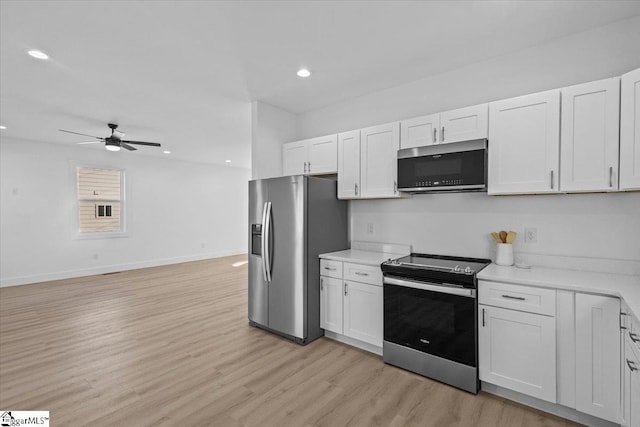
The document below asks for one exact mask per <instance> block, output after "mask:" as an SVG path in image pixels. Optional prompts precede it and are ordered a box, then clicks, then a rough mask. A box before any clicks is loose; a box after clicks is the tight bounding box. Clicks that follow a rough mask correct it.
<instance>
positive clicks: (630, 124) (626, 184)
mask: <svg viewBox="0 0 640 427" xmlns="http://www.w3.org/2000/svg"><path fill="white" fill-rule="evenodd" d="M620 189H621V190H640V68H638V69H636V70H633V71H631V72H630V73H627V74H624V75H623V76H622V93H621V99H620Z"/></svg>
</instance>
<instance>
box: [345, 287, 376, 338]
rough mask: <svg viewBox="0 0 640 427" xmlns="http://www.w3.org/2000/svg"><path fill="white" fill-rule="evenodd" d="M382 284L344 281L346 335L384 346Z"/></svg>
mask: <svg viewBox="0 0 640 427" xmlns="http://www.w3.org/2000/svg"><path fill="white" fill-rule="evenodd" d="M382 310H383V309H382V286H377V285H368V284H365V283H359V282H351V281H345V282H344V335H346V336H348V337H351V338H355V339H357V340H360V341H364V342H367V343H369V344H373V345H375V346H378V347H382Z"/></svg>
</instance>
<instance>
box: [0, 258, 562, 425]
mask: <svg viewBox="0 0 640 427" xmlns="http://www.w3.org/2000/svg"><path fill="white" fill-rule="evenodd" d="M245 259H246V257H244V256H237V257H227V258H219V259H215V260H206V261H198V262H191V263H185V264H177V265H171V266H163V267H155V268H147V269H141V270H135V271H129V272H122V273H118V274H111V275H101V276H91V277H84V278H77V279H69V280H60V281H56V282H48V283H41V284H35V285H27V286H17V287H12V288H3V289H0V408H1V409H4V410H7V409H13V410H48V411H50V416H51V420H52V424H51V425H52V426H76V425H78V426H79V425H91V426H102V425H104V426H107V425H108V426H119V425H128V426H139V425H140V426H142V425H154V426H155V425H168V426H176V425H180V426H198V425H219V426H311V425H313V426H332V427H333V426H346V425H349V426H351V425H354V426H374V425H382V426H448V425H459V426H472V425H473V426H510V427H513V426H541V425H544V426H565V425H572V423H570V422H566V421H564V420H562V419H560V418H557V417H554V416H551V415H547V414H544V413H542V412H539V411H536V410H533V409H529V408H527V407H525V406H521V405H519V404H516V403H513V402H510V401H508V400H505V399H502V398H499V397H495V396H492V395H490V394H487V393H480V394H478V395H477V396H474V395H471V394H469V393H466V392H463V391H460V390H457V389H455V388H453V387H449V386H446V385H443V384H440V383H438V382H435V381H431V380H429V379H427V378H423V377H420V376H418V375H414V374H412V373H410V372H407V371H403V370H401V369H398V368H395V367H393V366H390V365H385V364H384V363H383V362H382V359H381V358H380V357H379V356H376V355H373V354H370V353H367V352H364V351H360V350H357V349H355V348H352V347H349V346H347V345H343V344H340V343H337V342H335V341H332V340H329V339H326V338H321V339H319V340H317V341H315V342H313V343H311V344H309V345H307V346H306V347H302V346H298V345H296V344H294V343H292V342H289V341H287V340H285V339H282V338H279V337H277V336H275V335H272V334H270V333H268V332H265V331H262V330H259V329H256V328H252V327H250V326H248V323H247V308H246V307H247V269H246V265H242V266H239V267H233V266H232V264H233V263H236V262H239V261H243V260H245Z"/></svg>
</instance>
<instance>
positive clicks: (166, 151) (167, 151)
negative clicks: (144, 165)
mask: <svg viewBox="0 0 640 427" xmlns="http://www.w3.org/2000/svg"><path fill="white" fill-rule="evenodd" d="M163 153H164V154H171V151H169V150H164V151H163Z"/></svg>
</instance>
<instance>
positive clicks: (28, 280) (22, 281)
mask: <svg viewBox="0 0 640 427" xmlns="http://www.w3.org/2000/svg"><path fill="white" fill-rule="evenodd" d="M246 253H247V250H246V249H236V250H231V251H219V252H212V253H207V254H195V255H185V256H179V257H172V258H163V259H153V260H148V261H139V262H133V263H127V264H114V265H105V266H100V267H92V268H83V269H78V270H67V271H57V272H52V273H44V274H34V275H32V276H21V277H9V278H2V279H0V288H6V287H10V286H20V285H30V284H33V283H41V282H50V281H52V280H63V279H72V278H75V277H83V276H93V275H96V274H105V273H114V272H118V271H127V270H137V269H139V268H148V267H159V266H161V265H169V264H180V263H183V262H191V261H201V260H203V259H212V258H222V257H226V256H233V255H242V254H246Z"/></svg>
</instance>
